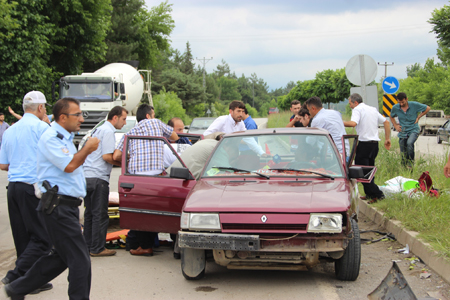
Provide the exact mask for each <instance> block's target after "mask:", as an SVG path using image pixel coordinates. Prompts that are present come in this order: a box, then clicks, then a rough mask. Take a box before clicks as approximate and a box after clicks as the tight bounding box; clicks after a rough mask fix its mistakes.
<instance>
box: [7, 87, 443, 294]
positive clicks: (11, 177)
mask: <svg viewBox="0 0 450 300" xmlns="http://www.w3.org/2000/svg"><path fill="white" fill-rule="evenodd" d="M397 98H398V99H399V103H398V104H396V105H394V106H393V108H392V111H391V117H390V118H391V122H392V123H393V124H394V127H395V128H396V130H397V131H398V132H399V144H400V151H401V154H402V163H403V164H404V165H405V166H408V167H410V166H411V165H412V163H413V162H414V142H415V141H416V139H417V136H418V133H419V127H418V124H417V123H418V120H419V119H420V118H421V117H422V116H424V115H425V114H426V113H427V112H428V111H429V109H430V108H429V107H428V106H426V105H423V104H420V103H417V102H413V101H410V102H408V99H407V97H406V94H404V93H400V94H398V96H397ZM47 106H48V104H47V101H46V98H45V96H44V95H43V94H42V93H41V92H39V91H31V92H29V93H27V94H26V95H25V97H24V98H23V109H24V112H25V113H24V115H23V116H20V115H17V114H15V113H14V112H11V111H12V110H10V112H11V113H12V114H14V115H15V116H16V117H17V118H18V119H20V121H18V122H16V124H14V125H13V126H9V125H8V124H7V123H6V122H5V121H4V114H2V113H0V147H1V148H0V169H1V170H4V171H8V181H9V184H8V193H7V198H8V212H9V217H10V225H11V231H12V235H13V239H14V244H15V247H16V255H17V259H16V264H15V268H14V269H13V270H10V271H8V273H7V274H6V275H5V277H4V278H3V279H2V280H1V281H2V283H3V284H5V291H6V293H7V295H8V296H9V297H10V298H12V299H24V296H25V295H27V294H32V293H39V292H42V291H45V290H49V289H51V288H52V287H53V286H52V284H51V283H50V281H51V280H52V279H54V278H55V277H57V276H58V275H59V274H61V273H62V272H63V271H64V270H65V269H67V268H68V269H69V276H68V281H69V290H68V294H69V297H70V299H89V295H90V287H91V261H90V257H101V256H112V255H115V253H116V252H115V251H114V250H110V249H107V248H105V242H106V232H107V228H108V223H109V217H108V198H109V179H110V174H111V171H112V167H113V166H115V165H116V166H120V165H121V163H122V159H123V151H124V146H125V145H124V141H125V137H126V136H130V135H131V136H154V137H164V138H166V139H167V140H168V141H170V143H173V144H172V145H174V146H175V145H178V146H183V147H181V148H180V149H182V150H180V151H178V150H177V153H178V154H179V155H180V157H181V159H182V161H183V162H184V164H185V165H186V166H187V167H188V169H189V170H190V171H191V173H192V174H193V176H194V177H195V178H197V179H198V178H199V177H200V175H201V174H200V172H201V170H202V169H203V167H204V165H205V164H206V162H207V160H208V158H209V157H210V154H211V153H212V151H213V150H214V148H215V147H216V145H217V143H218V142H219V141H220V140H221V138H222V137H223V135H224V134H230V133H233V132H239V131H245V130H253V129H257V125H256V123H255V121H254V120H253V119H252V117H251V116H250V115H249V114H248V111H247V109H246V108H245V105H244V103H243V102H241V101H232V102H231V103H230V104H229V114H228V115H225V116H221V117H218V118H217V119H216V120H215V121H214V122H213V123H212V124H211V125H210V126H209V128H208V129H207V130H206V131H205V132H204V136H205V139H204V140H200V141H198V142H197V143H195V144H194V145H192V143H191V142H190V141H189V139H187V138H186V137H181V138H180V137H179V136H178V134H180V133H183V129H184V124H183V121H182V120H181V119H180V118H173V119H171V120H170V121H169V122H168V124H164V123H163V122H162V121H161V120H159V119H156V118H155V111H154V109H153V107H152V106H150V105H148V104H141V105H140V106H139V107H138V109H137V113H136V120H137V124H136V125H135V126H134V127H133V128H132V129H131V130H130V131H129V132H128V133H126V134H125V135H124V136H123V137H122V139H121V140H120V141H119V143H118V145H117V146H115V144H116V141H115V135H114V132H115V130H116V129H121V128H122V127H123V126H124V125H126V119H127V115H128V111H127V110H126V109H124V108H123V107H120V106H116V107H114V108H113V109H111V111H110V112H109V114H108V116H107V121H106V122H105V123H104V124H103V125H102V126H100V127H98V128H97V129H95V130H94V131H93V132H92V134H91V137H90V138H89V139H88V140H87V141H86V143H85V145H84V146H83V148H82V149H80V150H79V151H77V149H76V148H75V146H74V144H73V138H74V133H75V132H78V131H79V130H80V125H81V123H82V122H83V121H84V119H83V115H82V111H81V109H80V103H79V101H78V100H76V99H73V98H63V99H60V100H58V101H57V102H56V103H55V105H54V106H53V114H52V115H47ZM349 106H350V108H351V109H352V116H351V120H350V121H343V120H342V116H341V114H340V113H339V112H337V111H335V110H331V109H325V108H324V107H323V104H322V101H321V99H320V98H319V97H311V98H309V99H308V100H307V101H305V103H303V105H302V104H301V103H300V102H299V101H298V100H295V101H293V102H292V103H291V111H292V113H293V115H292V117H291V118H290V120H289V123H288V124H287V127H316V128H323V129H326V130H327V131H328V132H329V133H330V136H331V137H332V139H333V141H334V143H335V145H336V147H337V149H338V150H339V152H341V153H342V152H343V150H344V149H345V153H347V154H348V153H349V145H348V143H347V142H344V143H343V141H342V137H343V135H345V134H346V132H345V127H354V128H355V129H356V131H357V134H358V135H359V142H358V145H357V148H356V157H355V163H356V164H357V165H367V166H373V165H374V164H375V159H376V157H377V154H378V151H379V148H378V145H379V141H380V138H379V134H378V125H379V124H383V126H384V131H385V142H384V146H385V148H386V149H387V150H389V149H390V147H391V140H390V132H391V131H390V124H389V121H388V120H387V119H386V118H385V117H383V116H382V115H381V114H380V113H379V112H378V110H377V109H375V108H373V107H371V106H368V105H366V104H364V103H363V99H362V97H361V96H360V95H359V94H352V95H351V96H350V98H349ZM394 117H398V122H399V123H397V122H396V120H395V119H394ZM50 120H53V122H52V123H50V124H49V122H50ZM44 121H46V122H44ZM243 140H244V143H241V144H239V145H238V147H235V148H236V149H237V148H239V152H242V153H248V155H257V156H267V155H268V154H267V153H266V152H265V151H264V150H263V149H262V148H261V147H260V145H258V143H257V141H256V140H255V139H253V138H249V139H243ZM24 141H26V142H24ZM225 151H228V150H227V149H225ZM229 151H232V150H231V149H230V150H229ZM128 152H129V155H128V157H127V159H128V164H127V166H128V170H127V171H128V172H129V173H131V174H139V175H148V176H157V175H162V174H167V173H169V174H170V170H171V168H173V167H181V166H182V165H181V162H180V161H179V160H178V159H176V155H175V154H174V152H173V151H172V150H171V149H170V148H169V147H168V146H167V144H166V143H165V142H164V141H163V139H160V140H148V139H139V138H133V139H131V140H130V141H129V144H128ZM224 155H227V153H224ZM444 172H445V175H446V176H447V177H450V157H449V162H448V163H447V165H446V166H445V168H444ZM363 186H364V191H365V195H366V196H365V197H364V198H365V199H367V200H369V202H370V203H373V202H376V201H378V200H380V199H383V198H384V195H383V193H382V192H381V191H380V189H379V188H378V186H377V185H376V184H375V183H374V179H372V181H371V182H370V183H364V184H363ZM83 200H84V205H85V213H84V229H83V230H81V228H80V222H79V219H80V218H79V209H78V207H79V206H80V205H81V204H82V203H83ZM156 236H157V233H156V232H142V231H130V232H129V241H130V243H129V247H130V253H131V254H132V255H146V256H151V255H153V243H154V241H155V237H156ZM175 240H176V239H175ZM174 257H175V258H179V249H178V247H177V245H176V243H175V248H174Z"/></svg>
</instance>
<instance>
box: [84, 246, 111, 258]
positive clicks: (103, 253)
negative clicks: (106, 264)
mask: <svg viewBox="0 0 450 300" xmlns="http://www.w3.org/2000/svg"><path fill="white" fill-rule="evenodd" d="M90 254H91V256H92V257H96V256H113V255H115V254H116V251H115V250H109V249H106V248H105V250H103V251H102V252H99V253H90Z"/></svg>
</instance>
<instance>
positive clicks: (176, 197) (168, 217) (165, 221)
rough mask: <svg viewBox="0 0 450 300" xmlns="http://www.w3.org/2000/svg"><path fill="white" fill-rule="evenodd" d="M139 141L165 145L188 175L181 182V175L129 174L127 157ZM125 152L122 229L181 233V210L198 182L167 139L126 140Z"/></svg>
mask: <svg viewBox="0 0 450 300" xmlns="http://www.w3.org/2000/svg"><path fill="white" fill-rule="evenodd" d="M136 139H145V140H149V142H156V141H162V142H164V144H166V145H168V147H169V150H170V151H171V154H172V155H174V156H175V158H176V160H178V161H179V163H180V164H181V166H182V167H181V168H180V169H177V170H181V171H185V172H184V174H185V175H186V174H187V175H186V176H184V178H179V177H180V176H179V174H178V175H177V174H160V175H152V176H150V175H136V174H131V173H130V172H128V163H129V160H128V159H127V157H128V156H129V155H128V154H129V149H130V144H131V143H132V142H133V141H134V140H136ZM123 150H124V151H123V153H122V171H121V175H120V177H119V201H120V205H119V206H120V207H119V211H120V227H122V228H126V229H134V230H140V231H152V232H167V233H177V232H178V230H179V229H180V216H181V209H182V207H183V204H184V201H185V199H186V196H187V194H188V193H189V192H190V190H191V189H192V188H193V186H194V185H195V183H196V180H195V179H194V177H193V176H192V174H191V173H190V172H189V171H188V170H187V168H186V165H185V164H184V163H183V161H182V160H181V158H180V157H179V155H178V154H177V152H176V151H175V150H174V149H173V148H172V147H171V145H170V143H169V142H168V141H167V140H166V139H165V138H162V137H142V136H126V137H125V141H124V148H123ZM161 159H162V158H161ZM172 169H175V168H172ZM171 173H173V172H171Z"/></svg>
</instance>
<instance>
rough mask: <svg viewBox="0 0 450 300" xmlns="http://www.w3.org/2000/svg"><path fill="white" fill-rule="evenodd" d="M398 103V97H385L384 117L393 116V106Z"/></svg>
mask: <svg viewBox="0 0 450 300" xmlns="http://www.w3.org/2000/svg"><path fill="white" fill-rule="evenodd" d="M397 103H398V101H397V95H390V94H389V95H383V116H385V117H389V116H390V115H391V109H392V106H394V105H395V104H397Z"/></svg>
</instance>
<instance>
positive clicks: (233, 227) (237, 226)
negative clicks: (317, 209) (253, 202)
mask: <svg viewBox="0 0 450 300" xmlns="http://www.w3.org/2000/svg"><path fill="white" fill-rule="evenodd" d="M222 229H223V230H246V231H253V230H258V231H272V230H282V231H284V230H295V231H299V230H300V231H305V230H306V224H226V223H225V224H222Z"/></svg>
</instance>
